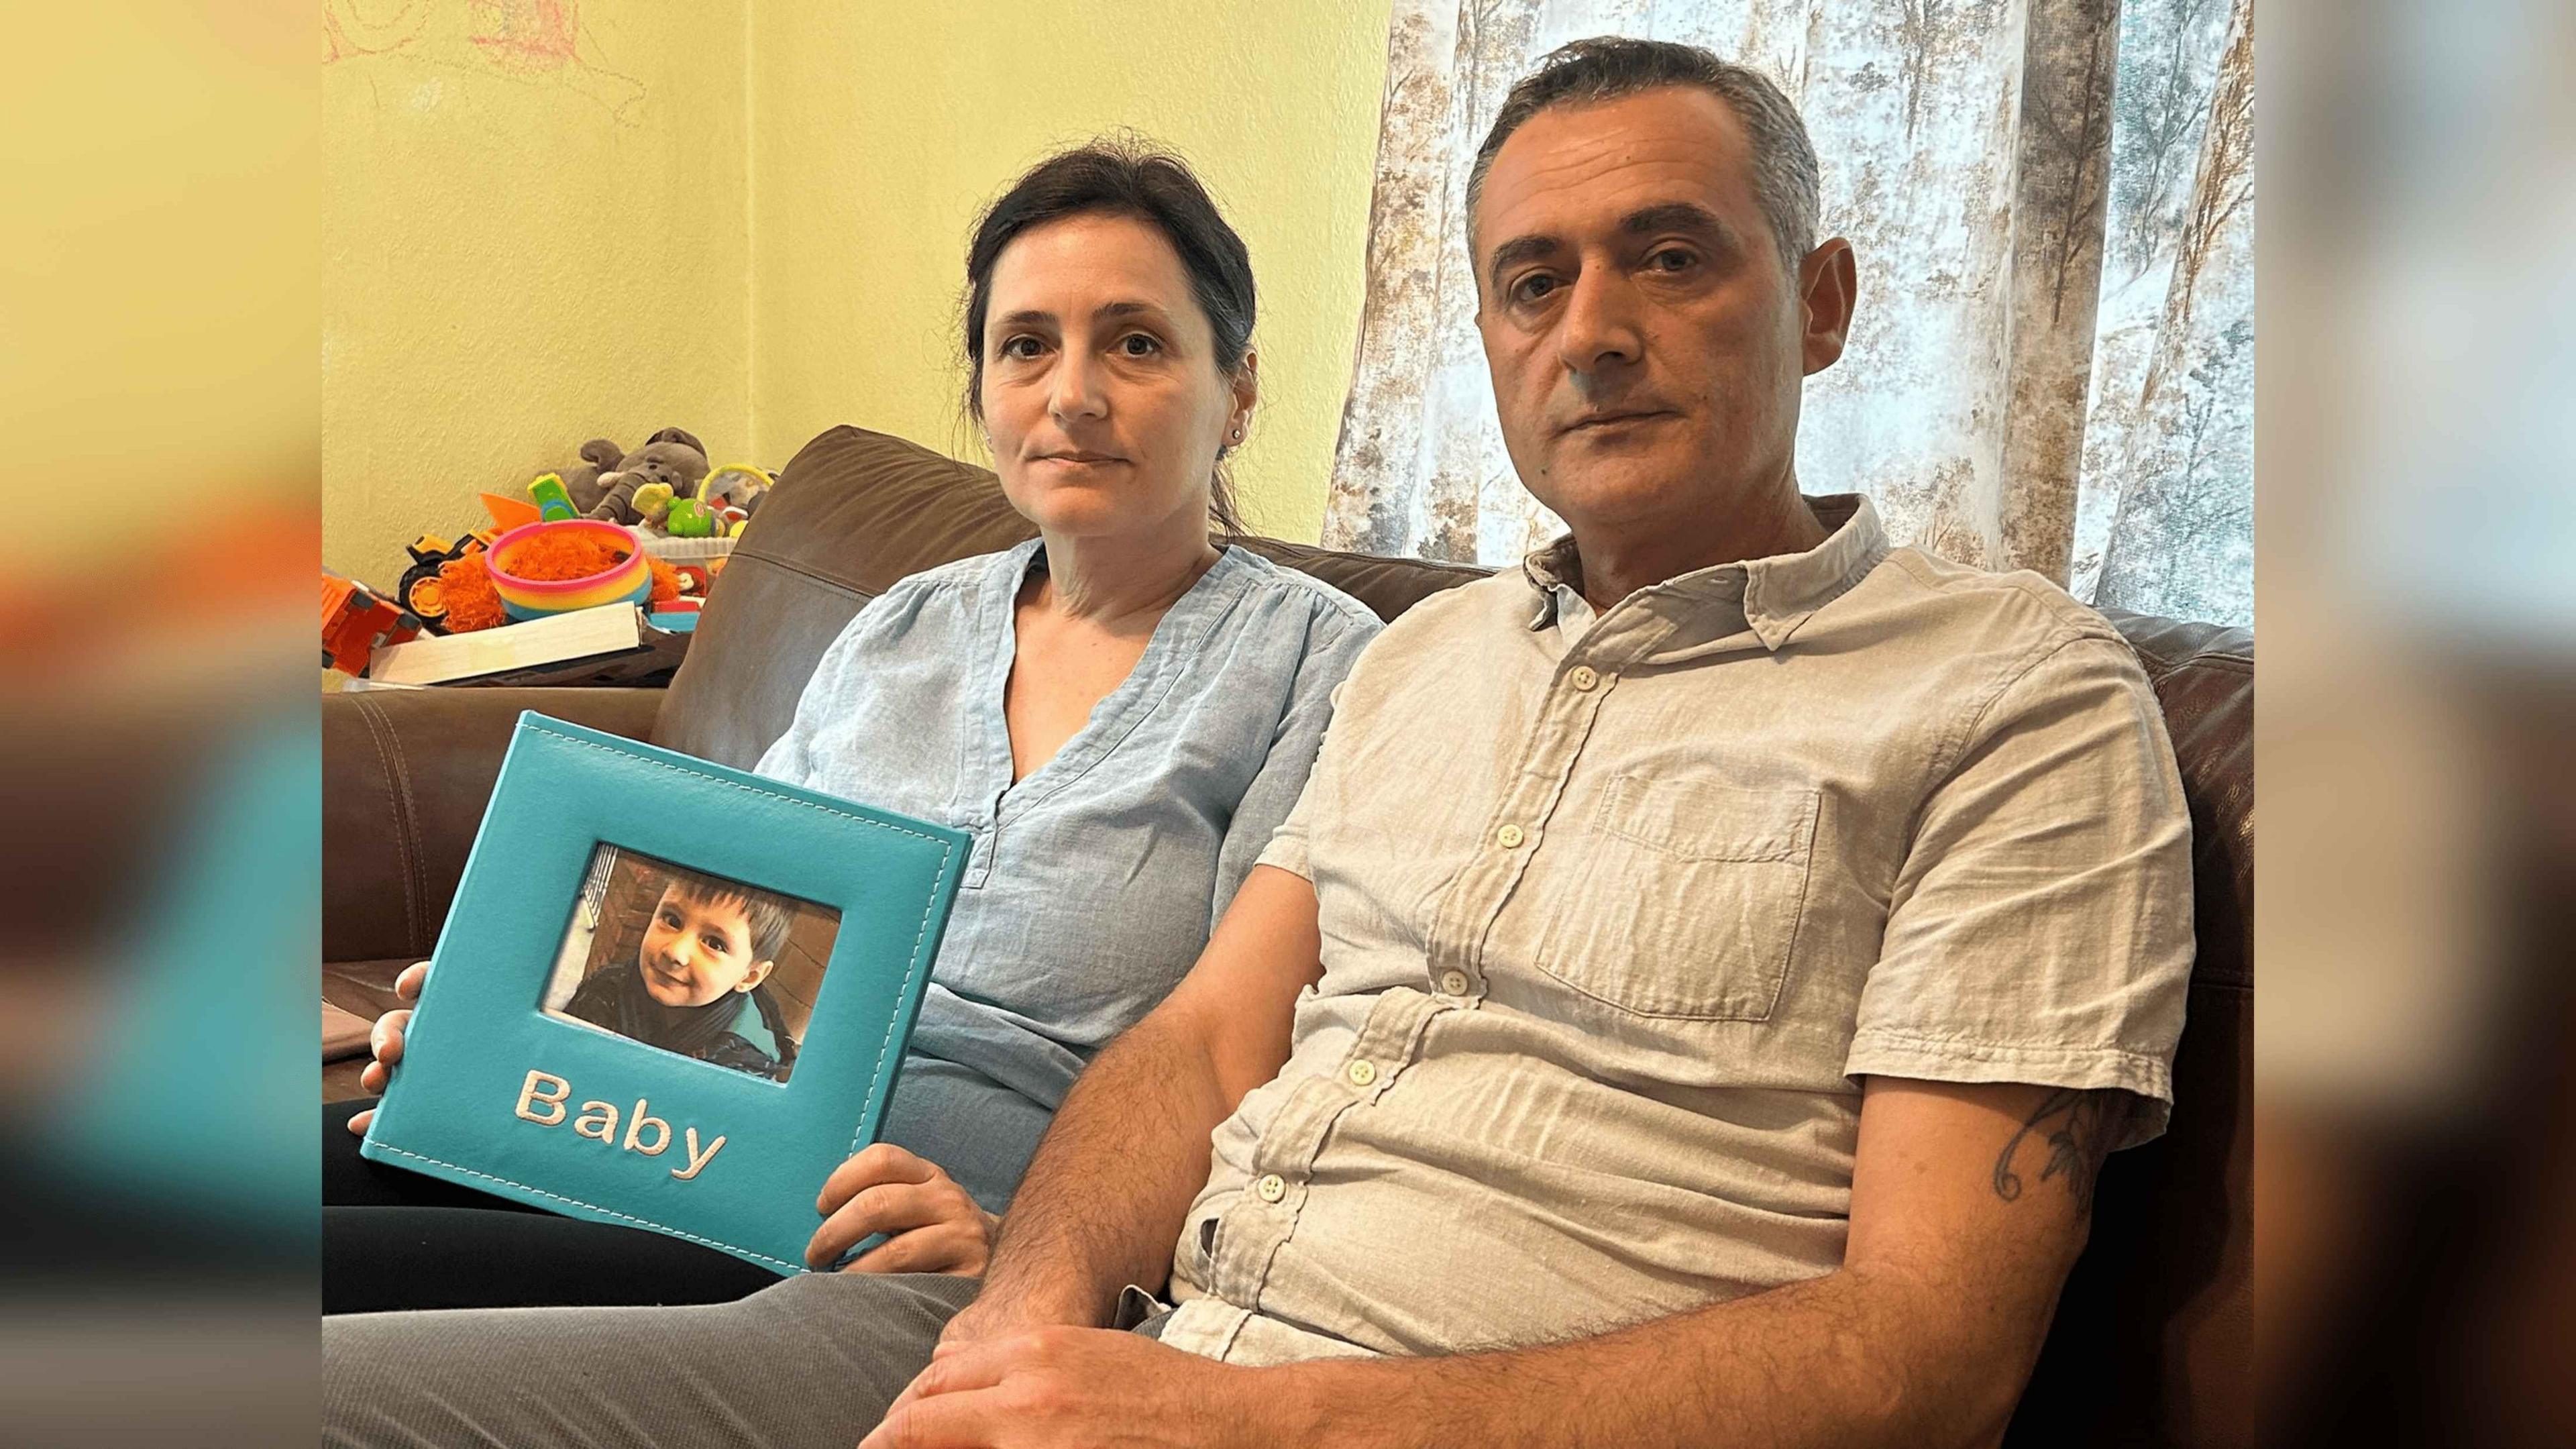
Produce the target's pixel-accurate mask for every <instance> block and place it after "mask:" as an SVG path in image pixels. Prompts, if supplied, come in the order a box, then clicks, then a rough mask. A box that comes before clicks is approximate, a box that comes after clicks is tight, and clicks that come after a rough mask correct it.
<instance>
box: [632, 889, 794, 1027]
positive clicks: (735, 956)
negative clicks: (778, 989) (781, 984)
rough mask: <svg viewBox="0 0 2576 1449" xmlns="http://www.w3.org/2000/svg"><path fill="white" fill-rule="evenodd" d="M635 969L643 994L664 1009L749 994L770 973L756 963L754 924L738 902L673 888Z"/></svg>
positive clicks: (657, 909) (648, 928) (761, 963)
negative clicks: (641, 975)
mask: <svg viewBox="0 0 2576 1449" xmlns="http://www.w3.org/2000/svg"><path fill="white" fill-rule="evenodd" d="M635 964H636V966H637V967H638V968H639V969H641V970H642V971H643V973H644V991H645V994H647V995H649V996H651V997H652V998H653V999H654V1000H655V1001H658V1002H660V1003H662V1004H663V1005H664V1006H704V1005H706V1004H707V1003H709V1002H711V1001H714V1000H716V999H718V998H719V997H722V996H723V995H725V994H726V993H727V992H732V991H749V990H750V989H751V988H753V987H755V986H758V985H759V984H760V983H761V982H762V981H763V980H764V979H766V978H767V977H768V975H769V967H770V963H769V962H767V961H760V960H755V959H754V958H753V954H752V949H751V920H750V918H749V917H748V916H747V915H745V914H744V912H743V909H742V903H741V902H739V901H711V900H707V899H705V898H703V897H700V896H697V895H695V894H692V893H690V892H687V891H684V890H682V889H681V888H680V887H678V886H676V885H673V886H668V887H665V888H664V889H663V891H662V901H661V904H659V905H657V906H655V907H654V908H653V920H652V922H651V924H649V925H647V926H646V927H645V928H644V947H643V949H642V950H641V951H640V952H638V953H637V959H636V963H635Z"/></svg>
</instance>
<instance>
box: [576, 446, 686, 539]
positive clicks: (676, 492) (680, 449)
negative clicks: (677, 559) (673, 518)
mask: <svg viewBox="0 0 2576 1449" xmlns="http://www.w3.org/2000/svg"><path fill="white" fill-rule="evenodd" d="M706 476H707V450H706V445H705V444H703V443H700V442H699V441H698V440H697V437H696V436H695V435H694V434H692V433H690V432H688V431H687V430H685V429H682V428H664V429H663V430H662V431H660V432H658V433H655V434H654V435H653V436H652V438H651V439H650V440H648V441H647V442H646V443H645V444H644V446H643V447H641V448H638V449H636V450H635V451H634V452H632V453H629V454H627V455H626V456H625V457H624V458H622V459H620V460H619V461H618V464H617V467H616V469H615V470H614V471H611V472H607V473H602V474H600V475H599V484H600V487H601V488H602V489H603V490H605V491H604V492H603V493H602V494H601V495H600V499H599V501H598V502H597V503H595V504H593V505H591V508H590V510H589V512H588V514H587V515H586V516H587V517H591V518H599V519H605V520H607V521H608V522H610V523H623V524H628V525H632V524H635V523H639V522H641V521H642V519H643V515H642V514H640V513H638V512H637V511H636V508H635V493H636V490H637V489H640V488H643V487H645V486H647V485H649V484H654V483H661V484H665V485H668V486H669V488H670V490H671V496H672V497H674V498H694V497H696V496H697V492H698V484H699V483H701V482H703V481H705V479H706Z"/></svg>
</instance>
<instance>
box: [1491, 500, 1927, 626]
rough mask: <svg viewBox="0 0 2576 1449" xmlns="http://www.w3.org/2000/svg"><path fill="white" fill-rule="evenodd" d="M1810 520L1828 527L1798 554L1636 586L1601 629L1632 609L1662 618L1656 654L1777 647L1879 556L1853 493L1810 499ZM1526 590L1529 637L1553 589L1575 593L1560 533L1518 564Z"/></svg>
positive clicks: (1574, 557) (1577, 568) (1877, 539)
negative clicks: (1734, 641) (1720, 643)
mask: <svg viewBox="0 0 2576 1449" xmlns="http://www.w3.org/2000/svg"><path fill="white" fill-rule="evenodd" d="M1807 506H1808V507H1809V508H1811V509H1812V510H1814V512H1815V515H1816V520H1817V521H1818V522H1819V523H1822V524H1823V525H1824V526H1825V527H1826V528H1828V529H1830V530H1832V532H1831V533H1830V534H1828V535H1827V536H1826V538H1825V541H1824V542H1822V543H1820V544H1817V545H1816V546H1815V547H1814V548H1811V549H1808V550H1806V551H1804V552H1802V553H1784V554H1775V555H1773V556H1771V557H1769V558H1757V559H1746V560H1744V561H1742V562H1740V563H1730V564H1719V565H1716V566H1715V567H1712V568H1704V569H1698V570H1695V571H1693V572H1691V573H1686V574H1682V575H1680V576H1679V577H1676V578H1670V579H1666V580H1664V581H1663V582H1662V583H1660V584H1655V585H1652V586H1650V587H1648V588H1643V589H1639V590H1637V591H1636V592H1635V593H1633V594H1630V595H1629V596H1628V597H1627V598H1625V599H1622V600H1620V601H1619V602H1618V603H1617V604H1615V605H1613V606H1611V607H1610V608H1609V609H1607V610H1605V611H1603V612H1602V613H1601V615H1600V619H1601V622H1603V623H1607V622H1609V621H1611V620H1612V619H1615V618H1617V617H1618V616H1620V615H1623V614H1627V613H1629V612H1630V611H1631V610H1632V609H1635V610H1640V611H1643V612H1647V613H1651V614H1653V615H1656V616H1659V617H1661V618H1663V619H1664V620H1666V621H1667V622H1668V623H1669V624H1670V625H1672V627H1671V628H1669V629H1666V630H1664V631H1662V632H1661V634H1660V635H1659V637H1658V648H1657V652H1658V653H1671V652H1677V651H1679V650H1683V649H1688V648H1690V647H1692V646H1694V645H1698V644H1705V643H1710V642H1715V641H1717V640H1722V639H1724V638H1727V637H1729V636H1731V635H1734V634H1737V633H1740V632H1742V631H1743V630H1745V629H1750V630H1752V632H1753V635H1754V637H1755V638H1756V639H1758V640H1760V641H1761V644H1762V647H1763V648H1765V649H1773V650H1776V649H1778V648H1779V647H1780V646H1781V645H1783V644H1786V643H1788V642H1789V636H1790V635H1792V634H1795V633H1796V632H1797V631H1798V628H1799V626H1800V625H1802V624H1805V623H1806V622H1807V620H1808V619H1810V618H1812V617H1813V616H1814V615H1815V613H1816V611H1817V610H1819V609H1822V608H1823V607H1824V606H1825V605H1827V604H1830V603H1832V602H1833V601H1834V600H1835V599H1838V598H1840V597H1842V595H1843V594H1844V593H1845V592H1846V591H1848V590H1849V589H1850V588H1851V586H1852V585H1854V584H1856V583H1858V582H1860V580H1861V578H1862V577H1863V576H1864V575H1866V574H1867V573H1868V572H1869V571H1870V570H1871V569H1874V568H1876V567H1878V564H1879V561H1880V560H1881V559H1884V558H1885V557H1886V556H1887V535H1886V532H1885V531H1884V530H1883V529H1882V528H1881V527H1880V526H1879V521H1878V510H1877V509H1876V508H1875V507H1873V506H1871V504H1870V501H1869V500H1868V499H1867V498H1864V497H1862V496H1861V495H1859V494H1857V493H1837V494H1831V495H1828V496H1825V497H1820V498H1810V499H1808V500H1807ZM1521 572H1522V574H1523V576H1524V577H1525V578H1527V579H1528V581H1529V585H1530V588H1531V590H1532V591H1533V592H1535V593H1536V595H1537V599H1536V610H1535V615H1534V617H1533V618H1532V619H1531V620H1530V628H1531V630H1532V631H1537V630H1541V629H1545V628H1547V627H1549V626H1550V625H1552V624H1554V623H1556V621H1557V611H1558V600H1559V598H1560V595H1559V593H1558V590H1560V589H1561V590H1565V591H1567V592H1569V593H1580V591H1581V580H1582V578H1583V561H1582V557H1581V555H1580V554H1579V553H1578V552H1577V551H1576V548H1575V543H1574V535H1572V534H1570V533H1569V534H1566V535H1565V536H1563V537H1561V538H1559V539H1557V540H1556V541H1555V542H1554V543H1551V544H1549V545H1547V546H1546V547H1545V548H1542V549H1539V550H1537V551H1536V552H1534V553H1532V554H1530V555H1529V556H1528V557H1527V558H1525V559H1523V560H1522V561H1521Z"/></svg>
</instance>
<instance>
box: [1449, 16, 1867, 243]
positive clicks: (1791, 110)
mask: <svg viewBox="0 0 2576 1449" xmlns="http://www.w3.org/2000/svg"><path fill="white" fill-rule="evenodd" d="M1665 86H1690V87H1693V88H1695V89H1698V90H1703V91H1706V92H1708V93H1709V94H1710V95H1713V96H1715V97H1717V98H1718V99H1719V100H1721V101H1724V102H1726V104H1727V105H1728V106H1730V107H1732V108H1733V109H1734V111H1735V117H1736V119H1737V120H1739V121H1741V122H1743V123H1744V130H1745V133H1746V134H1747V135H1748V136H1750V137H1751V138H1752V141H1753V196H1754V200H1755V201H1756V202H1757V203H1758V204H1760V206H1761V208H1762V215H1763V217H1764V219H1766V220H1768V221H1769V222H1770V223H1771V239H1772V241H1773V242H1774V243H1776V244H1777V245H1778V247H1779V248H1780V260H1781V263H1782V265H1784V266H1785V267H1787V268H1788V270H1789V273H1790V274H1791V275H1792V276H1795V275H1796V274H1797V270H1798V264H1799V263H1800V262H1802V261H1804V260H1806V256H1807V253H1808V252H1810V251H1813V250H1814V249H1815V245H1816V213H1817V210H1818V202H1817V197H1816V193H1817V182H1816V147H1815V143H1813V142H1812V141H1809V140H1808V139H1807V123H1806V122H1805V121H1803V120H1801V119H1799V116H1798V108H1797V107H1796V106H1795V105H1793V104H1791V103H1790V101H1789V98H1788V96H1786V95H1784V94H1782V92H1781V90H1780V87H1779V86H1778V85H1777V84H1775V83H1773V81H1772V80H1771V78H1770V77H1769V76H1766V75H1764V74H1763V73H1762V72H1760V71H1758V70H1754V69H1752V68H1750V67H1747V66H1741V65H1734V64H1731V63H1729V62H1727V61H1723V60H1720V59H1718V58H1717V57H1716V56H1715V55H1712V54H1710V53H1709V52H1707V51H1705V50H1702V49H1700V48H1699V47H1698V46H1696V45H1682V44H1679V43H1677V42H1674V41H1669V40H1630V39H1628V38H1626V37H1625V36H1617V35H1600V36H1595V37H1593V38H1592V39H1590V40H1577V41H1573V42H1570V43H1568V44H1565V45H1560V46H1558V47H1557V48H1556V49H1554V50H1552V51H1549V52H1548V53H1547V55H1546V56H1545V57H1543V58H1542V59H1541V60H1540V61H1539V66H1538V69H1537V70H1536V71H1533V72H1532V73H1530V74H1529V75H1526V76H1523V77H1522V78H1521V79H1520V80H1519V81H1517V82H1515V83H1514V84H1513V86H1512V89H1511V93H1510V94H1508V95H1506V96H1504V97H1503V108H1502V111H1501V112H1500V113H1499V114H1498V115H1496V116H1495V117H1494V128H1493V129H1492V130H1491V131H1489V132H1487V133H1486V134H1485V144H1483V145H1481V146H1479V147H1477V148H1476V165H1475V168H1474V169H1473V170H1471V171H1469V172H1468V173H1467V216H1468V227H1469V241H1470V242H1471V243H1472V242H1473V240H1474V226H1475V215H1476V205H1477V203H1478V202H1479V201H1480V200H1482V199H1483V197H1484V192H1485V172H1486V171H1487V170H1489V169H1491V168H1492V166H1493V164H1494V155H1495V153H1496V152H1499V151H1501V150H1502V149H1503V143H1504V142H1505V141H1508V140H1510V139H1511V135H1512V133H1513V132H1514V131H1517V130H1519V129H1520V128H1521V127H1522V125H1524V124H1525V123H1527V122H1528V120H1529V118H1530V117H1532V116H1535V115H1537V114H1538V113H1539V112H1541V111H1543V110H1546V109H1547V108H1548V107H1550V106H1571V105H1590V104H1595V103H1598V102H1601V101H1615V100H1618V99H1620V98H1621V97H1624V96H1632V95H1635V94H1637V93H1638V92H1640V91H1650V90H1660V89H1662V88H1663V87H1665Z"/></svg>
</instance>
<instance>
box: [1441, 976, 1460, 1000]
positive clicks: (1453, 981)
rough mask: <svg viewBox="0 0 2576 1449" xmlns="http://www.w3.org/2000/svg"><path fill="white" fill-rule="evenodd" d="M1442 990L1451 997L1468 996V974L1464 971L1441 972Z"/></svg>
mask: <svg viewBox="0 0 2576 1449" xmlns="http://www.w3.org/2000/svg"><path fill="white" fill-rule="evenodd" d="M1440 989H1441V990H1442V991H1445V992H1447V993H1449V994H1450V995H1451V996H1464V995H1466V994H1467V973H1466V972H1464V971H1443V972H1441V973H1440Z"/></svg>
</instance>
